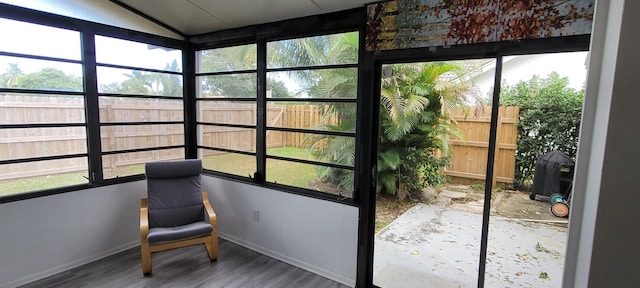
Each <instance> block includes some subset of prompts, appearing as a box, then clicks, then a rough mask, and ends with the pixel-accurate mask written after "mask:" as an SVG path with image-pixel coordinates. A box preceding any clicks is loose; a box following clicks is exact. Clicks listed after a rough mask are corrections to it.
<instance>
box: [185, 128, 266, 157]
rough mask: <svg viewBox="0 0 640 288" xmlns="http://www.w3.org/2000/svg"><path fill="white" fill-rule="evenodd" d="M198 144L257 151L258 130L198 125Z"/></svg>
mask: <svg viewBox="0 0 640 288" xmlns="http://www.w3.org/2000/svg"><path fill="white" fill-rule="evenodd" d="M198 132H199V133H198V135H200V136H199V139H198V145H202V146H207V147H212V148H223V149H231V150H237V151H249V152H255V151H256V130H255V129H245V128H236V127H223V126H212V125H198Z"/></svg>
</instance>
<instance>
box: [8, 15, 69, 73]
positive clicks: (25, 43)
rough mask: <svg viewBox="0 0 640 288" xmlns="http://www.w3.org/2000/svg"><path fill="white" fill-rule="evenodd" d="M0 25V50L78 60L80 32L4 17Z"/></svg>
mask: <svg viewBox="0 0 640 288" xmlns="http://www.w3.org/2000/svg"><path fill="white" fill-rule="evenodd" d="M0 27H2V29H0V39H2V41H0V51H4V52H12V53H20V54H27V55H37V56H46V57H54V58H62V59H70V60H80V55H81V53H80V32H77V31H73V30H67V29H61V28H55V27H50V26H44V25H38V24H32V23H26V22H20V21H15V20H9V19H4V18H0ZM0 63H2V62H1V61H0ZM0 66H1V65H0Z"/></svg>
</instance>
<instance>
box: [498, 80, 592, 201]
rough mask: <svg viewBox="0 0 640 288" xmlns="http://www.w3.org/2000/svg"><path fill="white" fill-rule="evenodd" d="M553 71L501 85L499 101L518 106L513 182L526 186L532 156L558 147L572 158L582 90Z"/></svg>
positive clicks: (533, 160)
mask: <svg viewBox="0 0 640 288" xmlns="http://www.w3.org/2000/svg"><path fill="white" fill-rule="evenodd" d="M568 84H569V79H568V78H567V77H561V76H560V75H559V74H558V73H557V72H552V73H550V74H549V75H548V76H547V77H545V78H541V77H539V76H537V75H534V76H533V77H532V78H531V79H529V80H527V81H519V82H518V83H516V84H514V85H508V84H504V85H503V86H502V87H501V93H500V105H502V106H519V107H520V116H519V122H518V147H517V150H516V171H515V181H514V186H515V188H517V189H523V190H526V189H528V188H529V186H530V184H531V183H532V181H533V176H534V173H535V165H536V160H537V159H538V157H540V156H541V155H543V154H545V153H547V152H549V151H552V150H560V151H562V152H564V153H565V154H567V155H568V156H569V157H572V158H575V156H576V152H577V146H578V135H579V129H580V117H581V113H582V101H583V98H584V91H583V90H581V91H577V90H575V89H573V88H570V87H568Z"/></svg>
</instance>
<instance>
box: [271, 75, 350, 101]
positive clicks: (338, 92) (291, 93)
mask: <svg viewBox="0 0 640 288" xmlns="http://www.w3.org/2000/svg"><path fill="white" fill-rule="evenodd" d="M357 85H358V69H357V68H335V69H313V70H296V71H279V72H268V73H267V97H268V98H350V99H356V97H357V92H358V89H357Z"/></svg>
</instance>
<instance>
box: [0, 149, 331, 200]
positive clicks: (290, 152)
mask: <svg viewBox="0 0 640 288" xmlns="http://www.w3.org/2000/svg"><path fill="white" fill-rule="evenodd" d="M267 154H268V155H274V156H280V157H289V158H297V159H309V157H311V156H310V155H308V153H307V149H304V148H295V147H279V148H269V149H268V150H267ZM203 166H204V167H205V168H206V169H210V170H215V171H221V172H225V173H230V174H234V175H240V176H249V175H251V176H253V173H254V172H255V171H256V159H255V157H253V156H247V155H242V154H233V153H225V154H219V155H212V156H206V157H204V159H203ZM142 173H144V165H143V164H138V165H131V166H123V167H118V168H116V169H106V170H105V171H104V177H105V178H115V177H117V176H121V177H122V176H129V175H136V174H142ZM86 176H87V174H86V173H67V174H57V175H46V176H36V177H29V178H21V179H10V180H2V181H0V196H3V195H10V194H18V193H24V192H33V191H38V190H45V189H52V188H57V187H64V186H71V185H78V184H86V183H88V180H87V179H86V178H85V177H86ZM316 179H318V176H317V174H316V166H314V165H308V164H301V163H295V162H288V161H280V160H273V159H268V160H267V181H269V182H276V183H280V184H285V185H290V186H295V187H301V188H307V189H318V187H312V185H309V183H310V182H311V181H312V180H316Z"/></svg>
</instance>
